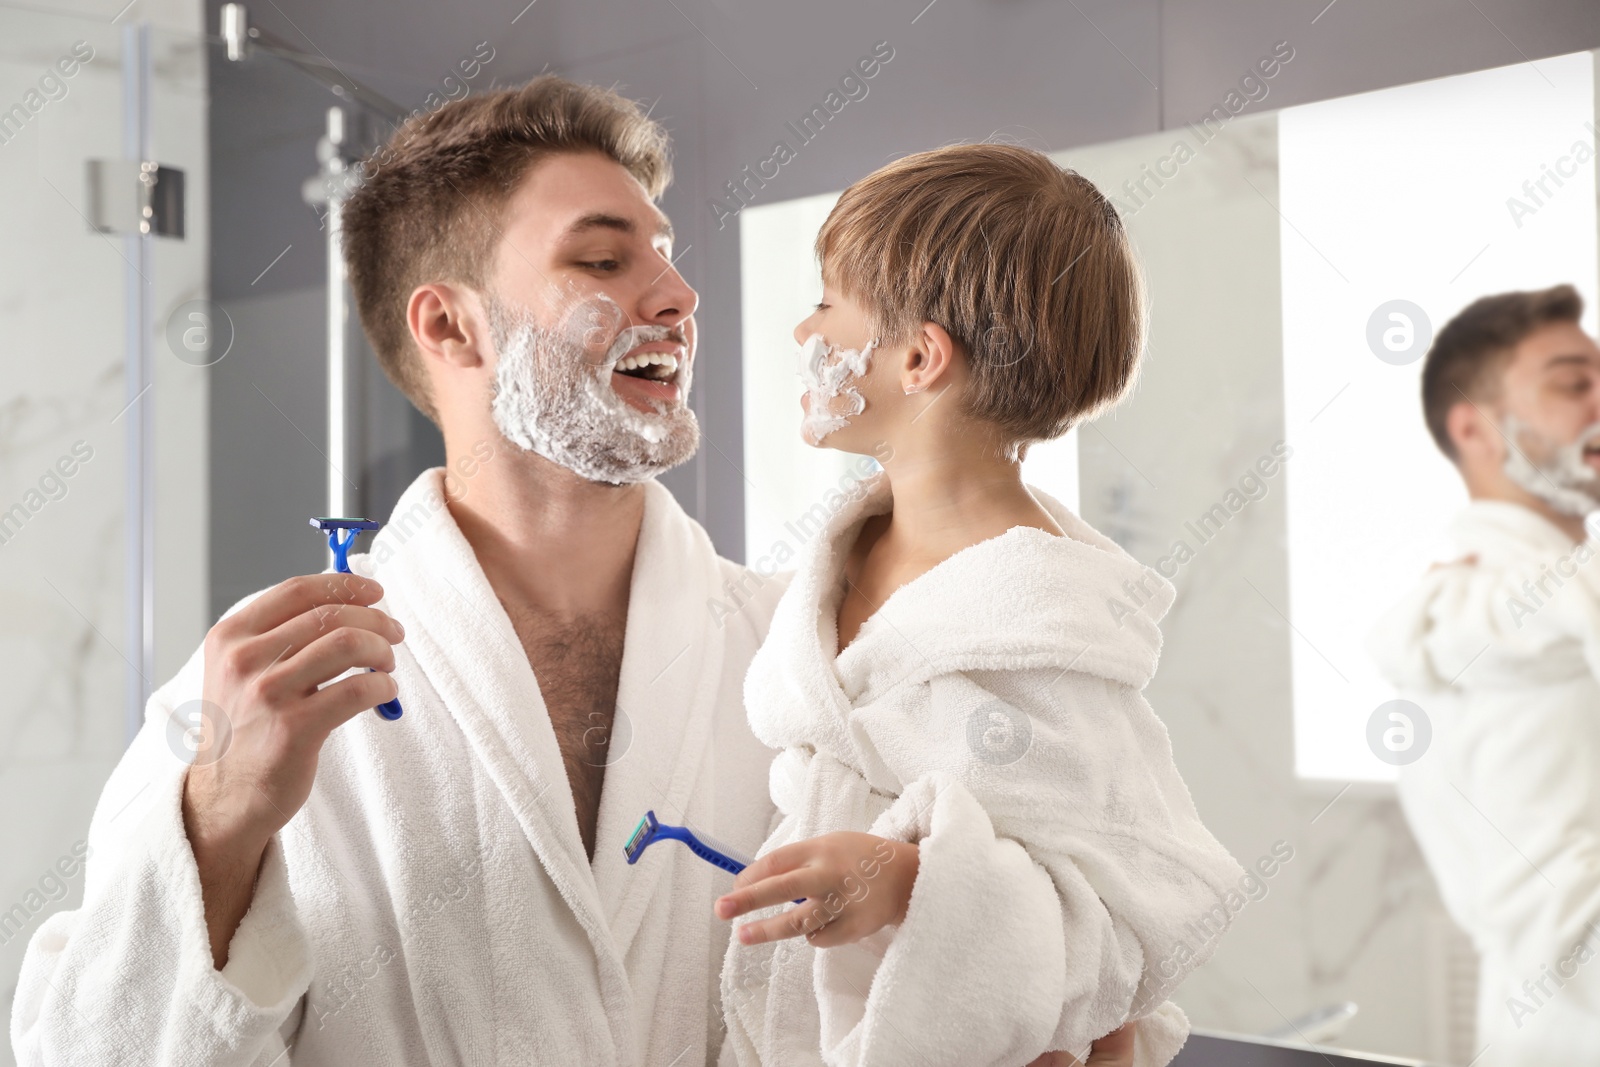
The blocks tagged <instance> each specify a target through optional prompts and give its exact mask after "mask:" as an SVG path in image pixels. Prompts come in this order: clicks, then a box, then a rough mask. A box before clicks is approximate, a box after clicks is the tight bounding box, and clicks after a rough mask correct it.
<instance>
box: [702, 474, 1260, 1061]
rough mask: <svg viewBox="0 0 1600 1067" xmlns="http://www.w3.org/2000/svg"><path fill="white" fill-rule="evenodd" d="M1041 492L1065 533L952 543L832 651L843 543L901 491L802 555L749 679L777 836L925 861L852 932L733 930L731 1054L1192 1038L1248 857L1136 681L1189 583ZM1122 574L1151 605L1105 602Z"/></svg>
mask: <svg viewBox="0 0 1600 1067" xmlns="http://www.w3.org/2000/svg"><path fill="white" fill-rule="evenodd" d="M1034 494H1035V496H1037V497H1038V498H1039V500H1040V502H1041V503H1042V504H1044V506H1045V507H1046V508H1047V509H1048V510H1049V512H1050V513H1051V515H1052V516H1053V517H1054V518H1055V520H1056V521H1057V522H1058V523H1059V524H1060V525H1061V527H1062V528H1063V530H1065V531H1066V533H1067V536H1066V537H1056V536H1054V535H1052V534H1049V533H1046V532H1044V531H1042V530H1038V529H1033V528H1028V527H1017V528H1014V529H1012V530H1010V531H1008V532H1006V533H1005V534H1003V535H1001V536H999V537H996V538H993V539H990V540H988V541H984V542H982V543H981V544H978V545H974V546H972V547H970V548H967V549H965V550H964V551H962V552H959V553H957V554H956V555H955V556H953V557H951V558H950V559H948V560H946V561H944V562H943V563H941V564H939V565H938V566H937V567H935V568H934V569H932V570H931V571H929V572H928V573H927V574H924V575H922V576H921V577H919V578H917V579H916V580H914V581H912V582H910V583H909V584H907V585H905V586H903V587H902V588H900V589H899V590H897V591H896V592H895V593H894V594H893V595H892V596H891V597H890V598H889V599H888V601H887V602H885V603H884V604H883V605H882V606H881V607H880V608H879V610H878V611H877V613H876V614H875V615H873V616H872V617H871V618H870V619H868V620H867V622H866V624H865V625H864V626H863V627H862V628H861V630H860V632H859V633H858V634H857V635H856V637H855V638H854V640H852V641H851V643H850V645H849V646H848V647H847V648H846V649H845V650H844V652H843V653H842V654H839V655H838V656H837V657H836V656H835V650H836V649H837V647H838V643H837V642H838V637H837V635H838V630H837V624H836V619H837V611H838V605H839V600H840V593H841V590H842V588H843V578H842V575H843V560H844V556H845V554H846V552H847V551H848V549H849V546H850V545H851V544H853V543H854V540H855V536H856V533H857V531H858V529H859V527H860V524H861V522H862V521H863V520H864V519H865V518H866V517H867V516H868V515H872V514H878V513H881V512H884V511H887V510H888V508H889V506H890V499H889V493H888V486H887V483H886V482H885V481H884V479H883V477H882V476H881V475H880V476H879V477H878V478H877V479H875V480H874V481H872V482H870V483H868V485H867V487H866V489H865V490H864V491H863V492H861V493H859V494H858V497H857V499H856V500H855V501H853V502H851V503H849V504H847V505H845V506H843V507H842V508H841V509H840V510H839V512H838V514H837V515H836V516H835V518H834V519H833V521H832V522H831V523H830V525H829V527H828V528H827V530H826V531H825V532H824V533H823V534H821V535H819V537H818V538H817V540H816V542H814V543H813V545H812V546H811V547H810V548H809V549H808V551H807V552H806V554H805V556H804V558H803V560H802V561H801V565H800V568H799V570H798V571H797V573H796V575H795V578H794V580H793V582H792V583H791V585H790V587H789V590H788V592H787V593H786V594H785V595H784V597H783V599H782V600H781V601H780V603H779V605H778V611H777V614H776V615H775V616H774V618H773V622H772V630H771V633H770V635H769V637H768V640H767V642H766V643H765V644H764V645H763V646H762V648H761V651H760V652H759V653H757V655H756V658H755V661H754V662H753V663H752V664H751V668H750V673H749V675H748V677H747V678H746V683H745V703H746V705H747V709H748V711H749V713H750V718H751V725H752V727H753V728H754V730H755V732H756V736H757V737H759V738H760V739H761V740H763V741H765V742H767V743H768V744H770V745H772V746H774V747H781V748H782V749H783V752H782V753H781V754H780V755H779V756H778V758H777V760H776V761H774V763H773V765H772V795H773V800H774V801H775V803H776V804H777V806H778V809H779V811H780V812H782V815H783V818H782V821H781V823H780V824H779V826H778V828H777V829H776V831H775V832H774V834H773V836H772V837H771V838H769V839H768V841H767V842H766V843H765V844H764V845H763V847H762V852H763V853H765V852H768V851H771V850H772V849H774V848H777V847H779V846H781V845H784V844H787V843H789V842H792V841H797V840H801V839H804V838H809V837H814V836H817V835H819V834H824V833H828V832H831V831H838V830H855V831H864V832H868V833H872V834H876V835H879V836H881V837H886V838H891V839H894V840H900V841H914V842H917V843H918V846H919V866H918V873H917V878H916V883H915V886H914V888H913V891H912V894H911V900H910V905H909V908H908V910H907V913H906V918H905V922H904V923H903V924H902V925H901V926H900V927H899V928H898V929H893V928H885V929H884V930H883V931H880V932H879V934H877V935H874V936H872V937H869V938H867V939H865V940H863V941H861V942H858V943H856V944H854V945H849V946H841V947H838V948H830V949H820V950H819V949H814V948H812V947H811V946H810V945H808V944H807V943H806V942H805V940H804V939H801V938H791V939H787V940H783V941H779V942H775V943H771V944H767V945H760V946H754V947H746V946H743V945H741V944H740V943H739V942H738V941H737V939H730V941H729V947H728V955H727V962H726V963H725V965H724V969H723V977H722V987H723V1005H724V1012H725V1014H726V1015H727V1018H728V1026H729V1037H730V1041H729V1048H728V1050H726V1051H725V1052H724V1062H725V1063H731V1062H733V1060H734V1058H735V1057H736V1058H737V1062H738V1063H740V1064H742V1065H745V1067H754V1065H756V1064H763V1065H766V1067H793V1065H799V1064H807V1063H813V1064H814V1063H819V1062H825V1063H828V1064H830V1065H842V1064H848V1065H852V1067H855V1065H862V1067H867V1065H870V1067H901V1065H904V1067H914V1065H915V1067H922V1065H927V1067H932V1065H940V1064H950V1065H954V1067H1020V1065H1021V1064H1024V1063H1026V1062H1027V1061H1029V1060H1031V1059H1033V1058H1034V1057H1035V1056H1037V1055H1038V1054H1039V1053H1041V1052H1043V1051H1045V1050H1046V1049H1065V1050H1068V1051H1072V1052H1073V1053H1075V1054H1076V1055H1078V1056H1079V1057H1080V1058H1082V1057H1083V1055H1084V1053H1085V1052H1086V1051H1087V1048H1088V1046H1089V1043H1090V1042H1091V1041H1092V1040H1093V1039H1095V1038H1097V1037H1100V1036H1101V1035H1103V1034H1105V1033H1107V1032H1109V1031H1111V1030H1113V1029H1115V1028H1116V1027H1118V1026H1120V1025H1121V1024H1122V1023H1123V1022H1124V1021H1125V1020H1126V1019H1127V1018H1129V1017H1130V1014H1131V1015H1132V1016H1134V1017H1142V1018H1143V1021H1142V1022H1141V1025H1140V1028H1139V1030H1138V1043H1137V1047H1138V1056H1139V1059H1138V1062H1139V1063H1140V1064H1142V1065H1143V1064H1148V1065H1156V1064H1163V1063H1166V1062H1167V1061H1168V1060H1170V1059H1171V1058H1172V1057H1173V1055H1175V1054H1176V1052H1177V1050H1178V1048H1179V1047H1180V1046H1181V1045H1182V1043H1183V1041H1184V1039H1185V1037H1186V1036H1187V1032H1188V1029H1187V1027H1188V1024H1187V1021H1186V1020H1185V1019H1184V1017H1183V1013H1182V1012H1181V1011H1179V1010H1178V1008H1177V1007H1176V1006H1175V1005H1172V1004H1171V1003H1170V1002H1166V997H1167V996H1168V995H1169V994H1170V993H1171V991H1172V989H1173V988H1174V987H1175V986H1176V985H1177V983H1178V982H1179V981H1181V980H1182V978H1183V977H1184V976H1185V975H1186V974H1187V973H1188V971H1189V970H1191V969H1192V968H1193V967H1194V966H1197V965H1198V964H1199V963H1200V962H1202V961H1203V960H1204V959H1205V958H1206V957H1208V956H1209V955H1210V951H1211V948H1212V947H1214V945H1215V943H1216V942H1215V939H1214V938H1213V939H1212V940H1210V941H1209V942H1208V943H1206V944H1203V945H1198V946H1196V945H1194V944H1192V942H1194V941H1195V940H1196V938H1195V937H1194V934H1193V933H1192V930H1193V928H1194V927H1195V926H1196V924H1201V923H1207V922H1209V923H1212V924H1213V925H1214V926H1217V927H1218V932H1220V926H1222V925H1226V923H1227V919H1228V916H1229V914H1230V913H1229V911H1228V909H1227V908H1226V907H1225V906H1224V903H1223V898H1224V896H1225V894H1226V893H1227V892H1228V891H1229V890H1236V889H1237V885H1238V882H1239V879H1240V878H1241V877H1242V876H1243V871H1242V869H1241V868H1240V867H1239V865H1238V864H1237V863H1236V862H1235V861H1234V859H1233V858H1232V856H1230V855H1229V854H1228V852H1227V851H1226V850H1225V849H1223V848H1222V846H1221V845H1220V844H1218V843H1217V841H1216V839H1215V838H1213V837H1212V836H1211V834H1210V833H1209V832H1207V830H1206V829H1205V827H1204V826H1203V825H1202V824H1201V822H1200V819H1199V817H1198V815H1197V814H1196V812H1195V808H1194V804H1193V802H1192V801H1191V800H1190V797H1189V793H1188V790H1187V788H1186V787H1185V786H1184V784H1183V781H1182V779H1181V778H1180V777H1179V775H1178V772H1177V769H1176V767H1175V766H1174V765H1173V760H1172V750H1171V746H1170V743H1169V741H1168V738H1167V732H1166V729H1165V727H1164V726H1163V725H1162V723H1161V721H1160V720H1159V719H1157V718H1156V716H1155V714H1154V713H1153V712H1152V711H1151V709H1150V706H1149V704H1148V703H1146V701H1145V700H1144V697H1143V696H1142V695H1141V693H1140V690H1141V689H1143V687H1144V686H1145V684H1146V683H1147V682H1149V680H1150V677H1151V675H1152V674H1153V673H1154V672H1155V668H1156V659H1157V656H1158V654H1159V652H1160V646H1161V635H1160V631H1159V630H1158V629H1157V626H1156V623H1157V621H1158V620H1159V619H1160V617H1161V616H1162V615H1163V614H1165V612H1166V610H1167V608H1168V607H1169V606H1170V605H1171V603H1172V599H1173V595H1174V591H1173V588H1172V586H1171V584H1170V583H1168V582H1166V581H1165V580H1164V579H1162V578H1160V577H1159V576H1158V575H1156V574H1155V572H1153V571H1150V570H1149V569H1148V568H1143V567H1141V566H1140V565H1139V563H1138V562H1136V561H1135V560H1134V559H1133V558H1132V557H1130V556H1129V555H1128V554H1127V553H1126V552H1124V551H1123V550H1122V549H1121V548H1120V547H1118V546H1117V545H1116V544H1115V543H1114V542H1112V541H1110V540H1109V539H1107V538H1106V537H1104V536H1102V535H1101V534H1100V533H1098V532H1097V531H1095V530H1094V529H1093V528H1092V527H1090V526H1089V525H1088V524H1087V523H1085V522H1083V521H1082V520H1081V519H1079V518H1078V517H1077V516H1075V515H1073V514H1072V513H1071V512H1070V511H1068V510H1067V509H1066V508H1064V507H1062V506H1061V505H1060V504H1059V503H1057V502H1056V501H1054V500H1052V499H1050V498H1049V497H1047V496H1046V495H1045V494H1043V493H1040V492H1038V491H1037V490H1034ZM1125 581H1126V582H1131V583H1133V584H1134V585H1135V586H1138V585H1142V586H1143V587H1144V593H1143V594H1139V596H1140V599H1143V600H1144V601H1145V606H1144V608H1143V609H1141V610H1140V611H1139V612H1138V613H1137V614H1128V615H1123V614H1120V613H1118V612H1117V611H1115V610H1113V603H1114V602H1115V603H1119V604H1121V605H1123V606H1125V607H1126V606H1127V605H1128V604H1129V599H1128V598H1129V593H1128V592H1127V589H1126V588H1125V587H1124V584H1123V583H1124V582H1125ZM863 882H864V884H865V890H866V891H867V892H871V888H872V887H871V882H870V879H864V880H863ZM808 906H809V905H808ZM785 907H787V905H786V906H785ZM782 910H783V909H777V908H774V909H768V910H766V911H763V912H761V913H759V914H760V915H762V916H766V915H773V914H778V913H780V912H781V911H782Z"/></svg>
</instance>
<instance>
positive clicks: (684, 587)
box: [593, 482, 739, 957]
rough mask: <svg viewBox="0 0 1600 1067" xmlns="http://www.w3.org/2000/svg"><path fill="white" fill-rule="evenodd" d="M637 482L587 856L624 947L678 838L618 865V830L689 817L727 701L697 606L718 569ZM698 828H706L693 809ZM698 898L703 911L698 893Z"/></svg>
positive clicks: (664, 498)
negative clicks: (636, 512) (607, 731)
mask: <svg viewBox="0 0 1600 1067" xmlns="http://www.w3.org/2000/svg"><path fill="white" fill-rule="evenodd" d="M646 489H647V492H648V495H647V496H646V498H645V513H644V523H643V526H642V527H641V529H640V531H639V546H638V550H637V552H636V554H635V557H634V567H633V580H632V584H631V586H630V592H629V600H628V625H627V632H626V637H625V639H624V645H623V653H622V676H621V679H620V682H619V684H618V687H617V716H616V717H617V723H616V725H614V726H613V729H612V735H611V746H612V750H611V753H610V754H609V755H608V757H607V766H606V773H605V785H604V788H603V790H602V791H601V795H600V815H599V823H598V827H597V830H596V834H595V858H594V864H593V870H594V878H595V882H596V884H597V886H598V889H599V894H600V901H601V906H602V908H603V910H604V913H605V914H606V916H607V917H608V920H609V924H610V928H611V933H612V936H613V937H614V938H615V939H616V944H617V946H618V951H620V952H621V953H623V955H624V957H625V956H626V955H627V952H628V949H629V948H630V946H631V945H632V944H633V941H634V938H635V937H636V936H637V934H638V932H639V928H640V924H641V923H642V921H643V919H644V916H645V915H646V914H647V913H648V912H649V911H650V910H651V909H652V907H655V908H662V907H666V906H668V904H669V903H670V902H663V901H654V902H652V897H653V894H654V890H655V887H656V885H657V884H658V882H659V881H660V879H661V873H662V871H663V870H664V869H665V868H666V867H667V865H668V864H669V863H670V862H673V861H674V860H677V859H679V858H680V857H678V856H677V855H676V853H675V852H673V851H672V850H673V849H675V848H677V847H678V846H675V845H668V846H666V847H665V848H664V847H662V846H661V845H655V846H652V847H651V848H650V849H649V850H647V851H646V852H645V854H644V857H643V858H642V859H640V861H639V862H638V863H637V864H634V865H632V866H630V865H629V864H628V862H627V860H626V857H625V855H624V846H625V844H626V842H627V839H628V837H629V835H630V834H632V832H633V830H634V827H635V826H637V825H638V822H639V819H640V818H641V817H642V816H643V815H644V813H645V811H646V810H648V809H653V810H654V811H655V813H656V815H657V816H658V817H659V818H660V819H662V820H663V821H665V822H671V823H680V824H681V823H683V822H685V821H691V822H692V821H694V819H693V816H688V815H686V812H688V811H689V810H690V809H691V804H690V799H691V796H692V795H693V794H694V791H695V785H696V782H697V780H698V778H699V775H700V772H701V768H702V764H703V763H704V758H705V754H706V750H707V749H708V748H710V747H711V745H712V742H713V737H712V731H713V728H714V726H715V721H716V712H717V709H718V704H719V701H720V700H722V699H724V698H726V699H732V700H735V701H737V700H738V699H739V685H738V680H737V679H735V681H734V682H733V684H732V685H731V686H729V687H728V688H729V692H728V694H726V695H725V694H724V692H723V688H724V686H723V682H724V679H723V652H724V646H725V641H724V637H725V635H724V632H723V630H722V629H721V628H719V627H718V626H716V625H715V623H714V622H713V620H712V616H711V612H710V610H709V604H710V603H711V599H712V597H713V595H715V593H716V592H717V591H718V581H719V575H720V567H719V564H718V561H717V555H716V550H715V549H714V548H713V547H712V545H711V541H710V539H709V538H708V537H707V536H706V534H705V531H704V530H702V529H701V528H700V527H699V526H698V525H697V524H696V523H694V522H693V521H692V520H691V519H690V518H689V517H688V516H687V515H686V514H684V512H683V509H682V508H680V507H679V506H678V503H677V501H676V500H674V499H673V497H672V494H671V493H669V492H668V491H667V490H666V489H665V488H664V487H662V486H661V485H659V484H658V483H656V482H649V483H647V484H646ZM619 746H620V750H619ZM699 827H700V829H703V830H709V829H710V827H707V826H705V825H704V820H703V819H702V821H701V823H700V824H699ZM696 862H698V861H696ZM704 905H705V909H706V911H707V914H709V910H710V907H711V902H710V900H706V901H705V902H704Z"/></svg>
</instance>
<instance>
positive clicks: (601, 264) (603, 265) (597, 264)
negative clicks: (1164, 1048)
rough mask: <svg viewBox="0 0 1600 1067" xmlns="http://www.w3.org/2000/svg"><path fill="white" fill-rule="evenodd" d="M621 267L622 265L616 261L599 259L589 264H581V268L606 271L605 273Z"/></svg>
mask: <svg viewBox="0 0 1600 1067" xmlns="http://www.w3.org/2000/svg"><path fill="white" fill-rule="evenodd" d="M621 265H622V264H620V263H618V262H617V261H616V260H614V259H597V260H591V261H590V262H588V263H583V264H580V266H584V267H588V268H589V269H591V270H605V271H612V270H616V269H617V268H618V267H620V266H621Z"/></svg>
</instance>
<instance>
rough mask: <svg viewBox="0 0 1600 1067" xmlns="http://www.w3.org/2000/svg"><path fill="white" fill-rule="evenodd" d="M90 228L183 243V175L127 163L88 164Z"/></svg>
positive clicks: (146, 164)
mask: <svg viewBox="0 0 1600 1067" xmlns="http://www.w3.org/2000/svg"><path fill="white" fill-rule="evenodd" d="M87 172H88V187H89V228H90V229H92V230H94V231H95V232H97V233H124V234H154V235H155V236H157V237H175V238H177V239H178V240H180V241H181V240H183V204H184V198H183V171H181V170H179V169H177V168H176V167H164V166H162V165H161V164H160V163H152V162H148V161H146V162H139V161H137V160H125V159H91V160H89V161H88V166H87Z"/></svg>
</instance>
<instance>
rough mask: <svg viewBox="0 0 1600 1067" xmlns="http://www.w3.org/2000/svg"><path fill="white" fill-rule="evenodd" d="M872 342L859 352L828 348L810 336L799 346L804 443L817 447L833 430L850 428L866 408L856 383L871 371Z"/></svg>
mask: <svg viewBox="0 0 1600 1067" xmlns="http://www.w3.org/2000/svg"><path fill="white" fill-rule="evenodd" d="M877 347H878V342H877V341H876V340H873V341H870V342H868V344H867V346H866V347H865V348H862V349H859V350H858V349H854V348H842V347H840V346H839V345H830V344H828V342H827V340H826V339H825V338H824V337H823V336H822V335H821V334H820V333H814V334H812V335H811V336H810V337H808V338H806V341H805V343H804V344H802V345H801V346H800V350H799V360H800V380H801V381H802V382H804V383H805V387H806V397H805V405H804V406H805V418H804V420H803V421H802V422H801V424H800V435H801V436H802V437H803V438H805V441H806V443H807V444H810V445H820V444H821V443H822V439H823V438H824V437H827V436H828V435H829V434H831V433H833V432H834V431H835V430H842V429H843V428H844V427H846V426H848V425H850V419H851V418H852V417H853V416H856V415H859V414H861V413H862V412H863V411H865V410H866V409H867V400H866V397H864V396H862V395H861V391H860V390H859V389H857V388H856V384H857V383H858V382H859V381H860V380H861V379H862V378H864V377H865V376H866V374H867V371H868V370H869V369H870V368H871V364H872V353H873V350H874V349H876V348H877Z"/></svg>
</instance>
